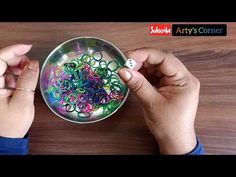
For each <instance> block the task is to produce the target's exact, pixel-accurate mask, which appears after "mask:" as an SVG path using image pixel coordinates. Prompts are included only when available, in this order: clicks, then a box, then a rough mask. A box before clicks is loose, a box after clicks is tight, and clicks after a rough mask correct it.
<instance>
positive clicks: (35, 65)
mask: <svg viewBox="0 0 236 177" xmlns="http://www.w3.org/2000/svg"><path fill="white" fill-rule="evenodd" d="M28 69H30V70H34V71H37V70H38V69H39V62H38V60H31V61H30V63H29V65H28Z"/></svg>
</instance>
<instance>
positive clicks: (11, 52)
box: [0, 44, 32, 76]
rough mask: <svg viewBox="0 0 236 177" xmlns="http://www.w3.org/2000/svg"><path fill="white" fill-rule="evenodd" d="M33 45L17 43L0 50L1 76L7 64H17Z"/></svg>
mask: <svg viewBox="0 0 236 177" xmlns="http://www.w3.org/2000/svg"><path fill="white" fill-rule="evenodd" d="M31 47H32V45H25V44H16V45H11V46H8V47H5V48H2V49H1V50H0V76H2V75H3V74H4V72H5V71H6V69H7V66H17V65H18V64H19V63H20V61H21V59H22V57H23V56H24V54H26V53H27V52H28V51H29V50H30V49H31Z"/></svg>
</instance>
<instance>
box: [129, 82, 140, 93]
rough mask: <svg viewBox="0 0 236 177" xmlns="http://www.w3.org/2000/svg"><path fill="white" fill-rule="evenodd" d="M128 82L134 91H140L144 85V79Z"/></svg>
mask: <svg viewBox="0 0 236 177" xmlns="http://www.w3.org/2000/svg"><path fill="white" fill-rule="evenodd" d="M128 84H129V87H130V89H131V90H132V91H134V92H138V91H139V90H140V89H141V88H142V87H143V81H142V80H130V82H129V83H128Z"/></svg>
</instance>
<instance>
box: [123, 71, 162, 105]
mask: <svg viewBox="0 0 236 177" xmlns="http://www.w3.org/2000/svg"><path fill="white" fill-rule="evenodd" d="M118 75H119V76H120V77H121V79H122V80H123V81H124V82H125V83H126V84H127V86H128V87H129V88H130V90H131V91H133V93H134V94H135V96H136V97H137V98H138V99H139V100H140V102H141V103H142V104H143V106H145V107H152V105H153V103H156V102H158V100H160V99H161V97H162V96H161V95H160V94H159V93H158V92H157V91H156V90H155V88H154V87H153V86H152V85H151V84H150V83H149V82H148V81H147V79H146V78H145V77H144V76H143V75H142V74H141V73H139V72H138V71H135V70H131V69H128V68H122V69H120V70H119V71H118Z"/></svg>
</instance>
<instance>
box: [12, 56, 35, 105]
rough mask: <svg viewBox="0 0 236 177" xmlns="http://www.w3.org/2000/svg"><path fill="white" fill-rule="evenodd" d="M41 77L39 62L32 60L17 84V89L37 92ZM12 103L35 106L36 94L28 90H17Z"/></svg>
mask: <svg viewBox="0 0 236 177" xmlns="http://www.w3.org/2000/svg"><path fill="white" fill-rule="evenodd" d="M38 75H39V62H38V61H37V60H31V61H30V63H29V64H28V65H26V66H25V68H24V69H23V71H22V73H21V75H20V76H19V77H18V79H17V82H16V88H23V89H27V90H33V91H34V90H35V88H36V85H37V82H38ZM11 101H12V102H15V103H20V104H26V105H29V104H33V101H34V94H33V92H30V91H26V90H15V92H14V94H13V96H12V99H11Z"/></svg>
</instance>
